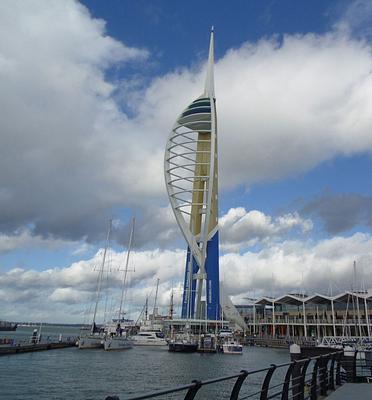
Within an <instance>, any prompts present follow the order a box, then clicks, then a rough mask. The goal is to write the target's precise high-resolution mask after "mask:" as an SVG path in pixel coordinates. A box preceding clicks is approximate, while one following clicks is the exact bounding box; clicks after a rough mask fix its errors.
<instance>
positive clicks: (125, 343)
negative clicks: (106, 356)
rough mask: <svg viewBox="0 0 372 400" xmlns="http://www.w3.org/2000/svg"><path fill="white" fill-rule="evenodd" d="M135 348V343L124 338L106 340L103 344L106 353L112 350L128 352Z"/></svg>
mask: <svg viewBox="0 0 372 400" xmlns="http://www.w3.org/2000/svg"><path fill="white" fill-rule="evenodd" d="M132 347H133V342H132V341H131V340H129V339H127V338H124V337H120V336H119V337H113V338H106V339H105V340H104V342H103V348H104V349H105V350H106V351H111V350H128V349H131V348H132Z"/></svg>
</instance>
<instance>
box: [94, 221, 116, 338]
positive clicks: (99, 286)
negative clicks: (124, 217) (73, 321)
mask: <svg viewBox="0 0 372 400" xmlns="http://www.w3.org/2000/svg"><path fill="white" fill-rule="evenodd" d="M111 227H112V219H110V220H109V226H108V229H107V237H106V246H105V250H104V251H103V258H102V265H101V269H100V271H99V275H98V285H97V296H96V304H95V306H94V314H93V322H92V330H93V327H94V324H95V323H96V316H97V308H98V302H99V298H100V295H101V286H102V277H103V271H104V268H105V262H106V254H107V249H108V247H109V244H110V235H111Z"/></svg>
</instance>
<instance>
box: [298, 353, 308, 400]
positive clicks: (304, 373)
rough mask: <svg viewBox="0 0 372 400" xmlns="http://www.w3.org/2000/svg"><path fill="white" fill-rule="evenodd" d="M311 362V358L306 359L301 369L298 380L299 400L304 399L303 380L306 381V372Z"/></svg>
mask: <svg viewBox="0 0 372 400" xmlns="http://www.w3.org/2000/svg"><path fill="white" fill-rule="evenodd" d="M310 362H311V358H308V359H307V360H306V361H305V362H304V364H303V366H302V369H301V379H300V387H299V400H304V397H305V379H306V371H307V367H308V366H309V364H310Z"/></svg>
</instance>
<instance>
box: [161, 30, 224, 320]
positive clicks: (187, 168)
mask: <svg viewBox="0 0 372 400" xmlns="http://www.w3.org/2000/svg"><path fill="white" fill-rule="evenodd" d="M213 67H214V31H213V28H212V31H211V37H210V46H209V57H208V65H207V77H206V81H205V88H204V92H203V94H202V95H201V96H200V97H198V98H197V99H196V100H194V101H193V102H192V103H191V104H190V105H189V106H188V107H186V108H185V109H184V110H183V112H182V113H181V114H180V115H179V117H178V118H177V120H176V122H175V124H174V126H173V128H172V131H171V133H170V135H169V137H168V141H167V144H166V150H165V159H164V173H165V182H166V187H167V191H168V196H169V201H170V204H171V206H172V209H173V212H174V215H175V217H176V220H177V223H178V225H179V227H180V229H181V231H182V234H183V236H184V238H185V240H186V242H187V245H188V248H187V256H186V269H185V280H184V291H183V299H182V318H197V319H208V320H217V319H219V316H220V289H219V237H218V155H217V114H216V99H215V94H214V72H213Z"/></svg>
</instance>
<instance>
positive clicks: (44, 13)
mask: <svg viewBox="0 0 372 400" xmlns="http://www.w3.org/2000/svg"><path fill="white" fill-rule="evenodd" d="M13 16H14V18H13ZM371 17H372V2H371V1H362V0H356V1H344V0H342V1H341V0H334V1H311V2H309V1H294V0H292V1H289V0H286V1H249V2H247V1H232V2H225V1H215V2H213V6H212V3H211V2H200V1H189V2H181V1H144V0H143V1H119V0H108V1H105V2H103V1H98V0H95V1H93V0H84V1H81V2H77V1H72V0H70V1H66V2H64V3H59V2H58V1H46V0H37V1H35V4H34V6H33V7H31V6H30V5H29V4H27V3H23V2H21V1H20V2H12V1H9V2H7V1H5V2H3V4H2V5H1V6H0V23H1V24H0V26H2V28H1V29H0V34H1V35H2V39H0V84H2V87H3V90H2V94H0V104H2V107H1V111H0V117H1V119H0V121H1V122H0V126H1V132H2V136H1V138H2V142H3V143H2V146H1V148H2V150H0V151H1V154H0V156H1V164H0V167H1V168H0V171H1V172H0V179H1V182H2V183H1V184H0V206H1V210H2V211H0V299H1V301H3V302H5V303H6V304H7V307H6V310H5V317H7V318H10V319H19V318H22V316H25V315H28V307H27V301H25V298H26V299H32V302H34V304H37V305H38V306H37V308H38V309H40V313H39V314H37V313H36V314H34V315H33V317H34V318H46V319H51V318H52V315H53V313H52V311H51V310H50V309H49V308H48V307H46V308H43V307H42V306H41V305H40V304H41V302H42V301H41V298H49V299H50V301H51V305H55V306H57V307H58V308H59V309H60V312H59V315H58V318H60V319H61V320H66V321H67V320H78V319H79V318H81V315H82V311H81V310H82V309H83V308H84V305H85V304H86V303H88V302H89V300H90V298H91V296H92V293H93V292H94V280H95V278H94V271H93V267H92V266H93V265H95V264H96V263H97V262H99V258H100V256H99V254H97V252H98V251H99V249H100V248H102V246H103V238H104V235H105V229H106V228H105V226H106V225H107V220H108V218H110V217H113V218H114V219H115V221H116V229H115V234H114V239H113V248H114V250H113V252H114V253H113V254H114V255H113V258H114V259H117V260H118V261H117V262H119V263H120V262H122V261H120V260H122V259H123V257H125V248H126V242H127V238H128V231H129V227H128V224H129V220H130V217H131V216H132V215H135V216H136V218H137V221H138V222H137V231H136V240H135V245H136V249H135V256H134V258H135V260H134V261H133V262H135V263H139V264H140V267H139V272H138V275H137V277H134V278H133V279H134V281H135V282H136V283H135V285H134V286H135V289H134V293H135V295H134V297H135V296H137V297H138V299H139V300H138V303H141V301H142V300H143V298H144V293H145V291H146V290H147V291H149V290H151V287H152V286H153V284H154V282H155V280H156V277H158V276H159V277H160V278H161V280H162V285H163V286H162V290H161V292H162V293H163V298H162V300H161V301H162V302H163V304H165V303H166V301H167V298H168V297H167V296H168V295H169V290H170V287H171V285H172V284H174V282H176V283H177V284H178V282H181V281H182V274H183V267H184V265H183V263H184V262H183V253H182V252H183V251H184V249H185V244H184V241H183V239H182V237H181V235H180V233H179V230H178V227H177V225H176V223H175V220H174V217H173V214H172V212H171V210H170V208H169V206H168V199H167V196H166V191H165V187H164V179H163V170H162V169H163V154H164V147H165V142H166V139H167V136H168V133H169V130H170V128H171V126H172V124H173V122H174V120H175V119H176V117H177V115H178V114H179V112H180V111H181V110H182V109H183V108H184V107H185V106H186V105H187V104H188V103H189V102H190V101H191V100H193V99H194V98H195V97H197V96H198V95H199V94H200V93H201V91H202V89H203V80H204V76H205V62H206V59H207V52H208V41H209V31H210V27H211V26H212V25H214V27H215V32H216V46H215V56H216V69H215V82H216V97H217V112H218V118H219V120H218V121H219V132H218V134H219V157H220V171H219V172H220V186H221V191H220V205H219V206H220V218H221V221H220V226H221V255H222V258H221V271H222V274H223V275H224V276H226V277H227V278H226V280H227V281H226V286H227V290H228V291H229V293H230V294H231V295H232V296H233V298H234V299H237V300H241V299H242V298H243V297H244V296H246V295H248V294H249V293H251V292H252V291H253V292H255V293H261V294H264V293H265V290H267V287H266V286H267V285H266V284H265V283H264V282H265V279H266V278H267V276H269V277H271V278H272V277H273V276H274V277H275V282H276V290H277V292H278V293H279V292H283V291H289V290H297V288H298V285H299V284H300V283H299V282H301V280H302V276H304V275H305V277H307V278H308V279H307V282H308V289H307V290H308V291H315V290H319V291H326V290H327V287H328V286H329V282H328V280H329V279H328V278H327V279H328V280H327V279H325V278H324V277H325V276H329V275H330V272H329V271H336V272H335V273H332V274H331V275H332V276H333V278H332V279H334V280H335V284H336V285H337V286H338V287H339V288H340V289H341V288H347V284H348V280H349V272H350V268H351V265H352V261H353V260H354V259H356V260H357V261H358V264H360V266H361V267H360V271H361V272H360V274H361V277H360V279H362V277H363V276H368V273H367V271H369V268H372V267H370V265H371V263H370V261H372V236H371V227H372V193H371V192H372V189H371V185H370V184H369V179H370V171H371V169H372V158H371V152H372V133H371V132H372V130H371V127H372V117H370V114H371V113H370V110H371V107H372V74H371V70H372V36H371V30H370V28H369V26H370V25H371V23H370V22H371ZM1 35H0V36H1ZM35 43H38V45H37V46H35ZM30 49H32V51H31V50H30ZM325 249H327V251H326V250H325ZM175 265H177V267H175ZM318 269H319V270H318ZM92 271H93V272H92ZM231 271H233V273H230V272H231ZM289 271H290V272H289ZM362 271H364V272H362ZM233 275H234V276H235V277H237V276H239V277H240V279H239V282H237V280H235V279H233V278H230V276H231V277H232V276H233ZM289 276H290V278H291V279H290V278H289ZM315 276H316V277H317V279H315V278H314V277H315ZM326 280H327V282H325V281H326ZM40 282H43V288H42V291H41V292H40V290H39V289H40V286H41V284H40ZM113 284H114V285H117V281H116V280H115V279H114V278H113ZM370 284H371V285H372V282H370ZM272 286H273V285H272V284H271V285H270V288H272ZM270 290H271V289H270ZM15 306H16V307H15ZM14 310H16V311H14ZM72 315H74V316H72ZM1 317H2V315H0V318H1Z"/></svg>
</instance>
